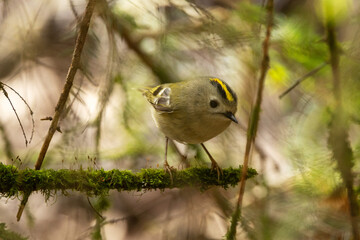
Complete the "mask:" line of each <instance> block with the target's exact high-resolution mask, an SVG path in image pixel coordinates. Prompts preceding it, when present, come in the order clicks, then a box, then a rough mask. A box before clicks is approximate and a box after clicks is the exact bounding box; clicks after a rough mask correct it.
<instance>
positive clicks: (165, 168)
mask: <svg viewBox="0 0 360 240" xmlns="http://www.w3.org/2000/svg"><path fill="white" fill-rule="evenodd" d="M168 145H169V138H168V137H165V161H164V170H165V171H166V172H168V173H169V174H170V180H171V184H173V177H172V173H171V168H172V167H170V165H169V163H168V161H167V150H168Z"/></svg>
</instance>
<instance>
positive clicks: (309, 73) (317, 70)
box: [279, 62, 329, 99]
mask: <svg viewBox="0 0 360 240" xmlns="http://www.w3.org/2000/svg"><path fill="white" fill-rule="evenodd" d="M328 64H329V63H328V62H324V63H322V64H321V65H319V66H317V67H316V68H314V69H313V70H311V71H310V72H308V73H307V74H305V75H304V76H302V77H300V78H299V79H298V80H296V81H295V82H294V83H293V84H292V85H291V86H290V87H289V88H288V89H286V90H285V91H284V92H283V93H282V94H280V95H279V98H280V99H281V98H283V97H284V96H285V95H286V94H288V93H289V92H290V91H292V90H293V89H294V88H296V87H297V86H298V85H299V84H300V83H302V82H303V81H304V80H306V79H307V78H308V77H311V76H312V75H315V74H316V73H317V72H319V71H320V70H321V69H323V68H324V67H325V66H326V65H328Z"/></svg>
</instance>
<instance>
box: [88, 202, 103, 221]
mask: <svg viewBox="0 0 360 240" xmlns="http://www.w3.org/2000/svg"><path fill="white" fill-rule="evenodd" d="M86 198H87V200H88V203H89V205H90V207H91V208H92V210H93V211H94V212H95V213H96V215H98V217H100V218H101V219H102V220H105V218H104V217H103V216H102V215H101V214H100V213H99V212H98V210H96V209H95V208H94V206H93V205H92V203H91V202H90V198H89V197H86Z"/></svg>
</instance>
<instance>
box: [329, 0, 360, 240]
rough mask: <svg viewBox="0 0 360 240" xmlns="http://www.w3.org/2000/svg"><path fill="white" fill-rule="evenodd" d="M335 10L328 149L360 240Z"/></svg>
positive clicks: (331, 29)
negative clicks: (331, 110) (333, 103)
mask: <svg viewBox="0 0 360 240" xmlns="http://www.w3.org/2000/svg"><path fill="white" fill-rule="evenodd" d="M332 7H333V6H331V4H329V5H328V6H327V11H328V12H327V13H328V14H329V15H328V16H327V19H326V20H327V21H326V31H327V44H328V48H329V52H330V64H331V70H332V76H333V94H334V101H335V106H334V108H335V109H334V112H333V114H332V119H331V124H330V127H329V139H328V142H329V146H330V147H331V150H332V152H333V156H334V159H335V160H336V161H337V165H338V169H339V171H340V173H341V177H342V180H343V182H344V184H345V187H346V190H347V199H348V201H349V213H350V222H351V227H352V234H353V239H355V240H360V231H359V205H358V202H357V195H356V193H355V190H354V178H353V173H352V167H353V165H354V163H353V161H354V157H353V151H352V149H351V146H350V142H349V133H348V131H349V126H348V121H349V119H348V116H347V114H346V112H345V111H344V107H343V103H342V90H341V87H342V85H341V80H340V69H339V65H340V54H339V53H340V49H339V47H338V43H337V39H336V31H335V20H334V17H333V14H334V13H333V9H332Z"/></svg>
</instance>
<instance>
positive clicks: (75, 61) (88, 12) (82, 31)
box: [17, 0, 96, 221]
mask: <svg viewBox="0 0 360 240" xmlns="http://www.w3.org/2000/svg"><path fill="white" fill-rule="evenodd" d="M95 3H96V0H89V1H88V4H87V6H86V9H85V13H84V17H83V18H82V20H81V22H80V28H79V33H78V36H77V39H76V43H75V48H74V53H73V57H72V60H71V65H70V67H69V70H68V73H67V76H66V82H65V85H64V88H63V92H62V93H61V95H60V98H59V100H58V103H57V105H56V107H55V113H54V116H53V120H52V121H51V125H50V127H49V130H48V133H47V136H46V138H45V141H44V143H43V145H42V147H41V150H40V154H39V157H38V159H37V161H36V164H35V169H36V170H39V169H40V168H41V165H42V163H43V161H44V158H45V155H46V152H47V150H48V148H49V145H50V142H51V139H52V137H53V135H54V133H55V131H56V129H57V128H58V122H59V119H60V116H61V114H62V112H63V110H64V108H65V104H66V101H67V99H68V97H69V94H70V90H71V87H72V85H73V81H74V78H75V74H76V72H77V69H78V68H79V67H80V58H81V53H82V49H83V47H84V44H85V40H86V36H87V33H88V30H89V26H90V20H91V17H92V15H93V12H94V8H95ZM28 198H29V196H27V194H26V193H25V194H24V198H23V200H22V201H21V205H20V207H19V211H18V214H17V220H18V221H19V220H20V218H21V215H22V212H23V210H24V208H25V205H26V202H27V199H28Z"/></svg>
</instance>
